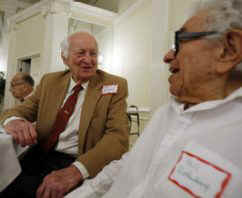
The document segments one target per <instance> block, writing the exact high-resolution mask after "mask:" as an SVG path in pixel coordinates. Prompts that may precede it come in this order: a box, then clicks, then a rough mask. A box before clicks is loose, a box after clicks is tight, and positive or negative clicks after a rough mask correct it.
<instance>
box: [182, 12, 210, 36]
mask: <svg viewBox="0 0 242 198" xmlns="http://www.w3.org/2000/svg"><path fill="white" fill-rule="evenodd" d="M207 20H208V14H207V12H205V11H200V12H198V13H197V14H195V15H193V16H192V17H190V18H189V19H188V20H187V21H186V22H185V23H184V25H183V26H182V28H181V29H183V30H184V31H186V32H202V31H205V25H206V22H207Z"/></svg>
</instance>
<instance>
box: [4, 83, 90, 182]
mask: <svg viewBox="0 0 242 198" xmlns="http://www.w3.org/2000/svg"><path fill="white" fill-rule="evenodd" d="M75 85H76V83H75V82H74V81H73V80H72V79H71V81H70V85H69V87H68V90H67V94H66V96H65V99H64V102H63V104H62V106H63V105H64V103H65V101H66V100H67V98H68V97H69V96H70V95H71V94H72V93H73V91H72V88H73V87H74V86H75ZM82 87H83V90H82V91H80V93H79V94H78V99H77V103H76V105H75V109H74V112H73V113H72V115H71V117H70V119H69V121H68V123H67V126H66V129H65V130H64V131H63V132H62V133H61V134H60V136H59V140H58V144H57V146H56V150H57V151H60V152H63V153H68V154H71V155H74V156H77V155H78V137H79V135H78V131H79V124H80V116H81V110H82V104H83V102H84V98H85V94H86V90H87V87H88V82H87V83H84V84H82ZM14 119H22V118H19V117H10V118H8V119H6V120H5V122H4V125H5V124H7V123H8V122H9V121H11V120H14ZM73 164H74V165H75V166H76V167H77V168H78V169H79V171H80V172H81V173H82V176H83V178H84V179H85V178H87V177H88V176H89V173H88V171H87V169H86V167H85V166H84V165H83V164H82V163H81V162H79V161H75V162H74V163H73Z"/></svg>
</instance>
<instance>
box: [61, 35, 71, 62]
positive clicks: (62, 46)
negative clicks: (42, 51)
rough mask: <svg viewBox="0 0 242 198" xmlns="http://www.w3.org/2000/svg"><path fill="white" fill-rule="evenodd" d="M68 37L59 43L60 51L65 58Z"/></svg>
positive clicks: (67, 49) (67, 51)
mask: <svg viewBox="0 0 242 198" xmlns="http://www.w3.org/2000/svg"><path fill="white" fill-rule="evenodd" d="M68 38H69V37H66V38H64V40H63V41H62V42H61V44H60V48H61V53H62V55H63V56H64V57H65V58H67V57H68V55H69V47H70V44H69V41H68Z"/></svg>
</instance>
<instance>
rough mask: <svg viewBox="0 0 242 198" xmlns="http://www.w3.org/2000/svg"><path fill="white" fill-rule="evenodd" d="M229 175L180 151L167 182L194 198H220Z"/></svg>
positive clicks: (194, 156) (202, 160) (192, 155)
mask: <svg viewBox="0 0 242 198" xmlns="http://www.w3.org/2000/svg"><path fill="white" fill-rule="evenodd" d="M230 179H231V174H230V173H229V172H227V171H225V170H223V169H221V168H220V167H218V166H216V165H214V164H212V163H210V162H208V161H206V160H204V159H201V158H200V157H198V156H196V155H194V154H191V153H189V152H185V151H182V153H181V156H180V158H179V160H178V161H177V163H176V165H175V167H174V168H173V169H172V171H171V173H170V175H169V180H170V181H172V182H173V183H175V184H176V185H178V186H179V187H180V188H182V189H183V190H185V191H186V192H188V193H189V194H190V195H192V197H195V198H220V197H221V196H222V194H223V192H224V189H225V188H226V186H227V184H228V182H229V181H230Z"/></svg>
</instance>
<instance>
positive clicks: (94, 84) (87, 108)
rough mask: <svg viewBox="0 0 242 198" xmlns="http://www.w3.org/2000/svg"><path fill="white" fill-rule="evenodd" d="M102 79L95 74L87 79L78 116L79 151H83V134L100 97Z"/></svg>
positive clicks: (84, 134)
mask: <svg viewBox="0 0 242 198" xmlns="http://www.w3.org/2000/svg"><path fill="white" fill-rule="evenodd" d="M102 84H103V83H102V80H101V78H100V76H99V75H98V74H97V75H96V76H95V77H94V78H93V79H91V80H90V81H89V84H88V88H87V92H86V96H85V100H84V103H83V106H82V112H81V118H80V128H79V141H80V144H79V146H80V148H79V151H80V152H82V151H83V146H84V141H85V136H86V133H87V128H88V126H89V123H90V121H91V119H92V117H93V113H94V110H95V107H96V104H97V101H98V100H99V98H100V97H101V89H102Z"/></svg>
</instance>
